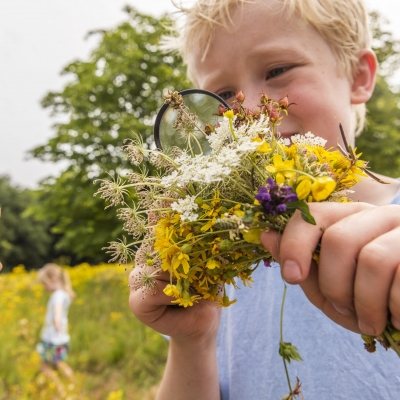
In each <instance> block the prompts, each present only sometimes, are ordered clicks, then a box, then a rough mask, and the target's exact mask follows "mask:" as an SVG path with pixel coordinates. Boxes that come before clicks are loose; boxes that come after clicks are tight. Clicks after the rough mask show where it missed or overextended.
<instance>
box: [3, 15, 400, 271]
mask: <svg viewBox="0 0 400 400" xmlns="http://www.w3.org/2000/svg"><path fill="white" fill-rule="evenodd" d="M125 11H126V20H125V21H124V22H122V23H121V24H119V25H118V26H116V27H115V28H113V29H110V30H107V31H103V30H102V31H94V32H90V34H91V35H98V36H99V42H98V45H97V47H96V48H95V49H94V50H93V51H92V52H91V54H90V55H89V56H88V57H87V59H84V60H76V61H73V62H71V63H70V64H69V65H67V66H66V67H65V69H64V70H63V71H62V74H63V75H66V76H68V78H69V79H68V83H67V84H65V86H64V87H63V88H62V90H60V91H57V92H53V91H51V92H49V93H48V94H46V96H45V97H44V98H43V100H42V106H43V107H44V108H46V109H49V110H50V111H51V114H52V117H53V119H54V121H55V123H54V128H53V129H54V134H53V136H52V137H51V138H50V139H49V140H48V141H47V143H44V144H43V145H41V146H38V147H36V148H34V149H32V150H31V151H30V156H31V157H33V158H36V159H39V160H42V161H45V162H50V163H57V162H60V161H62V162H63V165H66V167H65V168H64V169H63V170H62V171H61V172H60V173H59V174H58V175H57V176H53V177H49V178H46V179H44V180H43V181H41V182H40V183H39V185H38V187H37V188H35V189H25V188H21V187H18V186H16V185H14V184H13V183H12V182H11V180H10V178H9V177H7V176H0V207H1V211H2V216H1V218H0V261H1V262H2V263H3V265H4V266H5V267H6V269H10V268H12V267H13V266H15V265H18V264H23V265H25V266H26V267H27V268H37V267H40V266H41V265H42V264H43V263H45V262H48V261H51V260H52V261H53V260H57V261H58V262H61V263H68V264H71V265H73V264H76V263H80V262H91V263H97V262H102V261H105V260H106V259H107V256H106V254H105V253H104V251H102V247H104V246H106V245H107V243H108V242H109V241H111V240H114V239H115V238H117V237H118V236H119V234H120V233H121V224H120V222H119V221H118V218H117V216H116V215H115V212H114V211H113V210H111V209H107V210H105V209H104V203H103V201H102V200H100V199H98V198H97V197H95V196H94V193H95V192H96V190H97V187H96V185H95V184H94V183H93V182H94V181H95V180H96V179H99V178H104V177H106V176H109V175H113V174H114V173H115V172H116V171H121V169H125V168H127V167H128V163H127V160H126V158H125V156H124V155H123V153H122V151H121V147H122V145H123V142H124V140H125V139H128V138H131V137H132V136H133V134H134V133H139V134H140V135H142V137H143V140H145V141H149V140H151V135H152V125H153V122H154V118H155V113H156V111H157V110H158V108H159V107H160V105H161V104H162V101H163V94H164V93H165V92H166V90H168V89H184V88H187V87H190V86H191V85H190V82H189V81H188V80H187V78H186V77H185V67H184V65H183V63H182V60H181V59H180V57H179V56H177V55H175V54H170V53H166V52H164V51H162V50H161V49H160V47H159V43H160V39H161V38H162V37H163V36H164V35H165V34H168V32H169V30H170V27H171V25H172V22H171V20H170V19H169V18H168V17H167V16H162V17H160V18H155V17H152V16H149V15H145V14H142V13H139V12H138V11H137V10H135V9H134V8H132V7H126V9H125ZM371 23H372V30H373V35H374V42H373V47H374V50H375V51H376V53H377V56H378V59H379V62H380V74H379V77H378V80H377V87H376V90H375V94H374V96H373V98H372V99H371V100H370V102H369V103H368V125H367V127H366V129H365V131H364V132H363V134H362V135H361V136H360V137H359V138H358V141H357V149H358V150H359V151H361V152H363V159H366V160H369V163H370V167H371V169H372V170H374V171H376V172H380V173H383V174H387V175H390V176H394V177H398V176H400V150H399V149H400V135H399V125H400V111H399V101H400V91H399V89H398V88H396V87H394V86H393V84H390V81H391V78H392V76H393V73H394V71H396V70H397V67H398V66H399V63H400V42H399V41H398V40H396V39H395V38H394V37H393V34H392V33H391V32H390V31H389V30H388V29H387V21H385V20H384V19H383V18H382V17H381V16H380V15H379V14H377V13H371ZM60 121H61V122H60ZM130 168H132V167H131V166H130Z"/></svg>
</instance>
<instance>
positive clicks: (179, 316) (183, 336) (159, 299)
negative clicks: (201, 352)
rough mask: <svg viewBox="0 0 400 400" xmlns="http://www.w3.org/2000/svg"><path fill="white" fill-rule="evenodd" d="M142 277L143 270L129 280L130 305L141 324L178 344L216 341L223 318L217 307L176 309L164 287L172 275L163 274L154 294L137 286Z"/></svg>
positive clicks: (208, 304) (157, 281) (205, 306)
mask: <svg viewBox="0 0 400 400" xmlns="http://www.w3.org/2000/svg"><path fill="white" fill-rule="evenodd" d="M140 273H141V271H140V268H135V269H134V270H133V271H132V272H131V274H130V277H129V281H130V283H131V284H130V287H131V292H130V296H129V305H130V307H131V309H132V311H133V313H134V314H135V315H136V317H137V318H138V319H139V320H141V321H142V322H143V323H144V324H145V325H148V326H149V327H151V328H153V329H154V330H156V331H157V332H160V333H162V334H164V335H168V336H170V337H171V338H174V339H175V340H178V341H183V342H191V341H193V342H194V343H195V342H198V341H199V340H202V339H204V340H207V339H211V340H214V338H215V336H216V332H217V329H218V325H219V314H220V310H219V308H218V307H217V305H216V304H213V303H211V302H206V301H203V302H199V303H198V304H195V305H194V306H192V307H187V308H184V307H181V306H176V305H172V304H171V300H172V297H169V296H167V295H165V294H164V293H163V289H164V287H165V286H166V285H167V284H168V283H170V279H169V275H168V274H167V273H165V272H162V273H161V272H160V274H159V275H158V276H157V278H156V282H155V285H156V286H155V288H154V290H153V289H152V290H146V289H144V288H143V287H141V288H136V286H137V285H134V284H133V282H137V281H138V275H139V274H140Z"/></svg>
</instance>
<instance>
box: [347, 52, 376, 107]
mask: <svg viewBox="0 0 400 400" xmlns="http://www.w3.org/2000/svg"><path fill="white" fill-rule="evenodd" d="M377 67H378V61H377V59H376V56H375V53H374V52H373V51H372V50H363V51H362V52H361V53H360V55H359V57H358V69H357V72H356V74H355V76H354V79H353V84H352V87H351V103H352V104H362V103H366V102H367V101H368V100H369V98H370V97H371V96H372V92H373V91H374V88H375V77H376V71H377Z"/></svg>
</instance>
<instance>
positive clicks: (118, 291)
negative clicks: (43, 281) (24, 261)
mask: <svg viewBox="0 0 400 400" xmlns="http://www.w3.org/2000/svg"><path fill="white" fill-rule="evenodd" d="M67 270H68V272H69V274H70V277H71V281H72V285H73V287H74V290H75V292H76V293H77V297H76V299H75V300H74V302H73V303H72V305H71V308H70V313H69V321H70V334H71V348H70V354H69V358H68V362H69V364H70V365H71V366H72V368H73V369H74V371H75V373H76V379H75V382H74V385H69V386H68V388H69V395H68V396H69V397H68V399H80V400H81V399H82V400H83V399H99V400H100V399H101V400H103V399H104V400H143V399H151V398H152V395H151V393H152V391H153V390H152V388H154V386H155V385H156V384H157V382H158V380H159V379H160V376H161V371H162V368H163V365H164V363H165V358H166V350H167V343H166V341H165V339H164V338H162V337H161V336H160V335H158V334H157V333H155V332H153V331H152V330H150V329H148V328H146V327H144V326H143V325H142V324H141V323H140V322H138V321H137V320H136V319H135V318H134V317H133V315H132V314H131V312H130V310H129V308H128V284H127V272H126V271H125V269H124V268H123V267H121V266H112V265H108V264H107V265H99V266H89V265H87V264H82V265H79V266H76V267H73V268H71V267H70V268H67ZM48 296H49V295H48V293H46V292H45V291H44V289H43V288H42V286H41V285H40V284H39V283H37V281H36V273H35V272H26V271H25V270H24V269H23V267H17V268H14V270H13V272H12V273H9V274H0V400H25V399H26V400H28V399H29V400H31V399H42V400H47V399H49V400H50V399H51V400H52V399H55V398H57V397H54V396H55V387H54V385H53V384H52V382H49V381H48V379H47V378H45V377H44V376H43V375H42V374H41V373H40V360H39V357H38V354H37V353H36V351H35V345H36V343H37V341H38V339H39V335H40V329H41V326H42V323H43V319H44V313H45V307H46V302H47V299H48Z"/></svg>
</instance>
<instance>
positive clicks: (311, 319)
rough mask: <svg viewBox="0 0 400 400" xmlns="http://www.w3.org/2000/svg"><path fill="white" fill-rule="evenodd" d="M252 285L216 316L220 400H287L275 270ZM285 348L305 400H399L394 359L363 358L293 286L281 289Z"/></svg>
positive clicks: (359, 347)
mask: <svg viewBox="0 0 400 400" xmlns="http://www.w3.org/2000/svg"><path fill="white" fill-rule="evenodd" d="M396 202H397V203H398V204H400V197H398V198H397V199H396ZM253 278H254V283H253V285H252V287H251V288H247V287H242V286H241V285H240V286H239V288H238V289H234V288H232V287H230V288H229V290H228V292H229V293H228V294H229V297H230V298H236V299H237V302H236V303H235V304H234V305H232V306H230V307H228V308H226V309H223V311H222V319H221V326H220V329H219V333H218V352H217V354H218V363H219V374H220V387H221V396H222V399H223V400H264V399H265V400H267V399H268V400H280V399H281V398H282V397H283V396H284V395H287V394H288V387H287V382H286V377H285V372H284V367H283V362H282V359H281V357H280V356H279V354H278V344H279V320H280V318H279V312H280V306H281V300H282V291H283V281H282V278H281V274H280V269H279V267H278V266H275V267H271V268H265V267H264V266H262V265H260V267H259V268H257V270H256V271H255V272H254V274H253ZM284 341H286V342H292V343H293V344H294V345H296V346H297V348H298V350H299V352H300V354H301V356H302V358H303V361H300V362H292V363H290V364H289V373H290V377H291V382H292V385H293V384H294V382H295V380H296V377H299V379H300V381H301V383H302V391H303V395H304V399H305V400H332V399H335V400H392V399H400V358H399V357H398V356H397V355H396V353H395V352H394V351H393V350H389V351H386V350H385V349H384V348H383V347H382V346H380V345H377V351H376V352H375V353H368V352H367V351H366V350H365V349H364V343H363V341H362V339H361V337H360V335H359V334H356V333H353V332H350V331H348V330H346V329H344V328H342V327H340V326H339V325H337V324H335V323H334V322H332V321H331V320H330V319H328V318H327V317H326V316H325V315H324V314H323V313H322V312H321V311H319V310H318V309H317V308H316V307H314V306H313V305H312V304H311V303H310V302H309V301H308V300H307V299H306V297H305V295H304V293H303V292H302V290H301V289H300V287H299V286H296V285H294V286H291V285H288V291H287V297H286V303H285V312H284Z"/></svg>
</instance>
